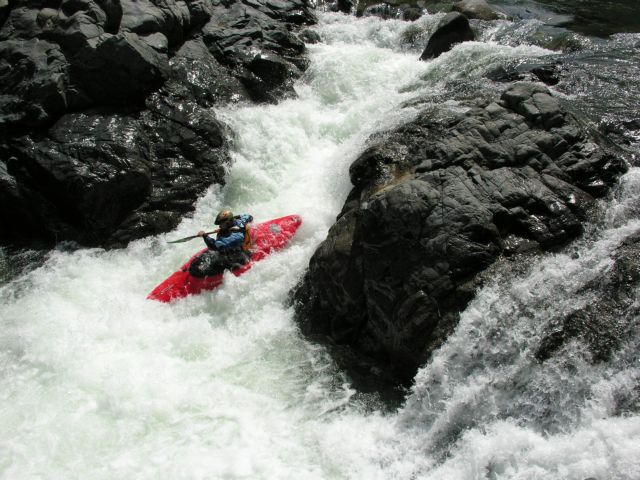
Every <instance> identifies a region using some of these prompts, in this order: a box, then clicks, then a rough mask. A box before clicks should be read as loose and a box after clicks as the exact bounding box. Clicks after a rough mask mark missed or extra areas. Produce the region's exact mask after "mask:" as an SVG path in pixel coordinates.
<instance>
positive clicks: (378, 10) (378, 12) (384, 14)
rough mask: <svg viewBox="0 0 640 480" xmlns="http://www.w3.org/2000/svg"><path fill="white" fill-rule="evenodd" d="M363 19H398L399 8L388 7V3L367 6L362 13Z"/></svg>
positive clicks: (394, 6)
mask: <svg viewBox="0 0 640 480" xmlns="http://www.w3.org/2000/svg"><path fill="white" fill-rule="evenodd" d="M362 16H363V17H380V18H383V19H385V20H386V19H388V18H398V17H399V16H400V8H399V7H397V6H396V5H389V4H388V3H376V4H374V5H369V6H367V7H366V8H365V9H364V10H363V11H362Z"/></svg>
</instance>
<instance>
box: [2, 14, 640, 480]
mask: <svg viewBox="0 0 640 480" xmlns="http://www.w3.org/2000/svg"><path fill="white" fill-rule="evenodd" d="M438 18H439V17H438V16H425V17H423V18H422V19H420V20H418V21H417V22H416V23H415V24H414V25H412V26H411V28H412V29H413V30H411V31H407V27H408V25H409V24H407V23H405V22H402V21H399V20H387V21H383V20H381V19H377V18H363V19H358V20H356V19H355V18H353V17H347V16H344V15H341V14H330V13H324V14H322V15H321V22H320V24H319V25H318V26H316V27H314V28H315V29H316V31H317V32H318V33H319V34H320V36H321V38H322V42H321V43H318V44H315V45H309V54H310V58H311V67H310V69H309V70H308V71H307V72H306V74H305V76H304V77H303V78H302V79H301V80H300V81H299V82H298V84H297V85H296V90H297V93H298V98H296V99H289V100H285V101H282V102H280V103H279V104H277V105H269V106H247V105H240V106H235V107H229V108H228V109H226V110H224V111H218V112H217V113H218V115H219V116H220V117H221V118H222V119H223V120H224V121H225V122H227V123H228V124H229V125H230V126H231V127H232V129H233V130H234V132H235V134H236V137H235V139H234V147H233V148H234V152H233V163H232V165H231V166H230V167H229V169H228V172H227V183H226V185H225V186H224V187H222V188H220V187H212V188H211V189H210V190H209V191H208V192H207V193H206V195H204V196H203V197H202V198H201V199H200V200H199V201H198V205H197V209H196V211H195V213H194V215H193V216H192V217H190V218H186V219H185V220H184V221H183V222H182V223H181V224H180V226H179V227H178V228H177V229H176V230H175V231H173V232H170V233H167V234H166V235H161V236H158V237H153V238H146V239H143V240H139V241H136V242H133V243H132V244H130V245H129V247H128V248H126V249H122V250H112V251H105V250H102V249H83V250H74V249H69V248H65V246H60V248H58V249H55V250H53V251H51V252H49V253H48V254H46V255H44V258H39V256H38V255H36V254H30V253H29V252H23V253H21V254H20V255H18V256H14V257H12V258H10V259H9V260H10V261H17V260H16V259H20V258H27V260H25V262H26V264H27V265H31V266H30V267H29V268H18V269H15V271H12V272H11V273H7V272H3V275H5V276H6V280H5V282H4V284H3V285H2V286H1V287H0V402H1V403H2V409H0V478H2V479H6V480H21V479H25V480H26V479H60V480H72V479H78V480H80V479H114V478H123V479H171V480H179V479H189V480H195V479H265V480H276V479H318V480H319V479H364V478H367V479H380V480H382V479H447V480H449V479H531V480H533V479H541V478H557V479H560V478H561V479H576V480H584V479H586V478H588V477H594V478H597V479H629V480H631V479H637V478H640V415H638V409H639V408H638V390H639V388H640V387H639V385H640V359H639V358H638V347H639V345H640V336H637V335H638V329H637V328H636V329H635V332H636V333H635V334H634V335H631V336H629V337H628V338H625V341H624V342H623V345H622V347H621V348H620V350H619V351H618V352H617V353H615V355H613V357H612V358H611V359H610V360H608V361H607V362H605V363H602V364H599V365H597V366H594V365H592V364H590V363H589V362H587V361H586V360H585V359H584V358H583V353H584V352H583V348H582V346H581V345H579V344H577V343H576V344H573V343H572V344H571V345H569V346H567V347H566V348H565V349H564V350H563V351H562V352H561V353H560V354H558V355H557V357H555V359H554V360H553V361H552V362H550V363H545V364H544V367H543V366H542V365H541V364H539V363H537V362H535V359H534V358H533V350H534V349H535V347H536V345H537V342H539V339H540V336H541V332H542V331H543V330H544V328H545V327H548V326H549V325H550V322H553V319H554V318H555V316H556V315H555V313H554V312H559V311H567V310H571V309H576V308H578V307H579V306H580V305H584V304H585V303H587V302H589V300H590V299H589V298H588V297H586V296H581V295H580V294H579V293H577V292H580V291H581V287H582V286H584V285H586V284H587V283H588V282H589V281H590V280H592V279H593V278H594V277H595V276H597V275H599V274H601V273H602V272H604V271H605V270H606V269H607V268H608V267H609V266H610V265H611V259H610V254H611V252H612V251H613V250H614V249H615V248H616V246H617V245H618V244H619V243H620V242H621V241H622V239H624V238H625V237H626V236H628V235H629V234H631V233H633V232H635V231H637V230H640V217H639V213H640V170H638V169H636V168H632V169H631V170H630V171H629V173H628V174H626V175H625V177H624V178H623V179H622V181H621V182H620V185H619V186H618V187H617V189H616V191H615V193H614V195H612V196H611V198H609V199H607V200H604V201H602V202H601V203H600V205H599V208H598V211H597V212H595V213H594V215H593V220H592V223H591V224H590V226H589V227H588V232H589V234H588V235H585V238H583V239H581V240H580V241H579V242H577V243H576V244H575V245H573V246H572V247H571V250H570V251H569V250H567V251H561V252H557V253H554V254H549V255H546V256H545V257H544V258H542V259H541V261H540V262H538V263H537V264H536V265H533V266H529V267H527V268H523V269H516V270H514V271H510V270H508V269H504V271H499V273H498V274H497V275H496V277H495V279H494V280H492V281H491V282H489V283H488V284H487V285H486V286H485V287H484V288H483V289H482V290H481V291H480V292H479V293H478V295H477V297H476V299H475V300H474V301H473V302H472V303H471V304H470V306H469V307H468V308H467V310H466V311H465V312H463V314H462V318H461V322H460V325H459V327H458V329H457V330H456V331H455V332H454V333H453V334H452V336H451V337H450V339H449V340H448V341H447V342H446V344H445V345H443V347H442V348H441V349H440V350H438V351H437V352H436V353H435V354H434V357H433V359H432V360H431V361H430V362H429V363H428V364H427V365H425V366H424V367H423V368H422V369H421V370H420V371H419V372H418V375H417V376H416V380H415V384H414V386H413V388H412V389H411V391H409V392H407V398H406V401H405V402H404V403H403V404H402V405H401V406H400V407H399V408H398V409H395V408H394V409H391V410H390V409H389V408H388V406H385V405H384V404H383V403H382V402H381V401H380V400H379V399H378V398H377V397H376V396H374V395H363V394H359V393H357V392H355V391H354V390H353V389H352V388H351V386H350V384H349V382H348V379H347V378H346V377H345V376H344V374H342V373H341V372H340V371H338V370H337V368H336V367H335V365H334V364H333V363H332V361H331V359H330V358H329V356H328V355H327V353H326V352H325V351H324V350H323V348H321V347H319V346H317V345H314V344H312V343H309V342H308V341H306V340H305V339H304V338H302V337H301V335H300V334H299V332H298V329H297V326H296V324H295V322H294V321H293V312H292V309H291V308H289V307H288V306H287V298H288V293H289V291H290V290H291V288H292V287H293V286H294V285H296V283H297V282H298V281H299V280H300V279H301V277H302V275H303V273H304V270H305V268H306V267H307V265H308V262H309V258H310V257H311V255H312V254H313V252H314V250H315V248H316V247H317V246H318V244H319V243H320V242H321V241H322V240H323V239H324V238H325V236H326V233H327V231H328V229H329V227H330V226H331V225H332V223H333V221H334V219H335V216H336V215H337V214H338V213H339V212H340V210H341V208H342V205H343V203H344V200H345V198H346V196H347V194H348V192H349V190H350V183H349V179H348V168H349V165H350V163H351V162H352V161H353V160H354V159H355V158H356V156H357V155H358V153H359V152H360V151H361V150H362V149H363V147H364V145H365V142H366V139H367V137H368V136H369V135H371V134H372V133H374V132H376V131H379V130H383V129H385V128H388V127H391V126H393V125H396V124H398V123H400V122H402V121H403V120H407V119H410V118H411V117H412V116H413V115H415V114H416V113H417V110H415V108H417V107H412V105H424V103H425V102H428V101H429V99H433V101H438V102H442V101H446V102H450V103H451V108H456V102H455V98H454V97H453V96H451V98H448V97H449V96H450V94H449V92H450V91H451V90H450V89H451V88H453V87H452V86H451V85H455V88H459V86H460V84H462V85H469V86H471V85H477V84H479V83H483V82H484V83H489V82H488V81H486V80H483V76H484V74H485V73H486V72H487V71H489V70H490V69H492V68H493V67H495V66H497V65H500V64H503V63H505V62H509V61H513V62H517V61H521V60H528V61H531V60H535V59H547V60H548V59H549V58H551V59H553V58H554V56H556V55H558V54H557V53H555V52H552V51H550V50H546V49H545V48H543V47H542V46H540V45H539V44H534V43H535V42H531V32H532V31H533V30H535V28H536V24H535V22H534V21H523V22H520V23H517V24H514V23H511V22H506V21H505V22H503V23H501V24H500V25H499V26H492V27H486V28H485V29H484V30H483V33H482V36H481V37H480V39H479V41H476V42H470V43H467V44H464V45H460V46H458V47H457V48H456V49H454V50H453V51H452V52H450V53H447V54H445V55H443V56H442V57H440V58H438V59H436V60H433V61H431V62H419V61H417V57H418V56H419V53H420V51H419V49H418V50H416V47H415V46H411V45H410V44H408V43H407V39H408V38H409V37H410V36H411V35H409V34H410V33H411V32H413V34H415V31H416V30H417V31H420V29H423V30H424V29H425V28H426V27H427V26H429V25H431V24H432V23H433V22H436V21H437V20H438ZM581 41H582V42H584V44H586V45H587V46H588V48H586V49H582V50H581V51H580V52H578V53H572V54H567V55H565V56H564V58H565V60H566V61H567V62H569V66H568V67H567V68H569V69H570V71H571V72H572V73H575V74H574V75H572V76H571V79H572V80H571V81H568V82H565V84H564V86H563V85H562V84H561V86H559V87H558V88H557V89H556V94H557V95H558V96H559V97H561V98H562V99H563V101H564V102H568V103H576V104H577V103H579V105H580V107H579V109H578V110H579V111H580V112H582V113H583V115H584V116H585V122H586V123H587V124H589V123H591V124H592V127H593V128H594V129H597V127H598V126H599V125H598V123H597V118H606V119H607V120H608V121H610V122H612V123H616V122H618V123H620V122H623V121H625V120H629V119H630V117H629V118H627V116H628V113H625V110H624V108H622V107H624V105H625V102H634V101H637V100H633V98H630V97H629V95H627V94H625V93H624V92H617V91H615V90H614V88H615V85H619V83H620V82H623V81H629V82H633V78H634V75H637V72H638V64H637V63H634V58H633V54H634V53H633V52H634V48H635V47H634V45H636V44H637V42H638V41H640V36H639V35H636V34H623V35H618V36H616V37H613V38H612V39H600V40H591V39H587V38H586V37H581ZM625 52H626V53H625ZM629 52H630V53H629ZM616 56H617V57H616ZM620 56H622V57H621V58H622V59H623V60H624V61H626V62H628V66H629V68H628V69H627V70H624V65H621V63H620V62H616V61H612V60H611V61H610V58H612V57H615V58H619V57H620ZM571 61H572V62H573V63H570V62H571ZM589 62H591V63H589ZM602 64H604V65H606V66H607V68H609V69H610V70H608V71H607V74H604V73H603V72H602V70H601V69H600V66H601V65H602ZM612 72H613V73H612ZM625 72H626V73H625ZM612 74H613V75H617V83H616V81H610V80H611V75H612ZM625 75H627V77H625ZM594 79H596V80H599V83H597V85H598V86H599V88H601V89H602V90H600V91H599V92H598V91H594V90H589V88H588V86H589V85H595V84H596V83H594V82H595V80H594ZM608 81H609V83H607V82H608ZM585 85H587V87H585ZM455 88H454V89H455ZM487 88H497V87H489V86H487ZM629 88H631V89H632V90H631V91H636V90H633V88H637V84H636V83H633V85H631V86H630V87H629ZM607 89H609V90H607ZM602 91H605V92H606V93H607V94H608V95H609V97H610V98H611V99H612V102H604V101H602V95H601V93H602ZM416 99H419V101H416ZM598 99H600V102H598ZM636 99H637V97H636ZM614 104H615V105H614ZM401 105H404V108H399V107H400V106H401ZM609 105H613V106H611V107H609ZM616 105H617V107H616ZM620 105H622V107H620ZM603 111H604V113H603ZM621 135H622V137H624V138H625V139H627V143H626V144H625V146H624V148H625V149H626V151H627V152H628V153H629V155H630V158H633V157H634V155H635V152H636V151H637V143H634V142H637V138H635V137H634V135H635V134H634V133H633V132H632V131H631V132H626V131H625V132H623V133H622V134H621ZM622 137H621V138H622ZM222 207H229V208H231V209H233V210H234V212H236V213H244V212H246V213H251V214H252V215H253V216H254V217H255V219H256V220H257V221H261V220H266V219H269V218H273V217H277V216H282V215H286V214H291V213H298V214H300V215H301V216H302V217H303V219H304V223H303V225H302V227H301V228H300V230H299V231H298V233H297V235H296V237H295V238H294V240H293V242H292V243H291V245H290V246H289V247H288V248H286V249H285V250H283V251H281V252H278V253H275V254H273V255H271V256H270V257H269V258H268V259H267V260H265V261H263V262H260V263H258V264H256V265H255V266H254V267H253V268H252V269H251V270H250V271H249V272H248V273H247V274H245V275H243V276H241V277H234V276H227V277H226V278H225V281H224V285H223V286H222V287H221V288H219V289H217V290H216V291H214V292H207V293H204V294H202V295H198V296H193V297H191V298H187V299H184V300H181V301H178V302H175V303H173V304H170V305H165V304H160V303H157V302H153V301H149V300H146V299H145V296H146V294H147V293H148V292H149V291H150V290H151V289H152V288H153V287H154V286H155V284H157V283H159V281H161V280H162V279H163V278H165V277H166V276H167V275H168V274H170V273H171V272H172V271H173V270H175V269H176V268H177V267H178V266H179V265H181V264H182V263H183V262H184V261H185V259H186V258H188V257H189V255H190V254H192V253H193V252H194V251H195V250H196V249H198V248H200V246H199V245H198V242H197V241H194V242H191V243H182V244H172V245H170V244H167V243H166V240H169V239H172V238H177V237H182V236H186V235H191V234H193V233H194V232H196V231H197V230H199V229H201V228H204V227H205V226H208V225H211V224H212V221H213V218H214V215H215V213H216V212H217V211H218V210H219V209H221V208H222ZM29 255H32V256H31V257H30V256H29ZM40 256H42V255H40ZM29 258H35V260H33V261H31V263H29V261H28V259H29ZM5 261H7V260H6V259H5ZM634 321H635V322H636V323H637V318H636V319H634ZM620 395H627V396H630V397H631V398H635V400H634V401H632V402H631V407H629V408H627V409H626V410H625V411H623V412H620V411H619V409H616V408H614V403H615V402H614V401H613V400H612V399H615V398H618V397H619V396H620ZM634 395H635V397H634Z"/></svg>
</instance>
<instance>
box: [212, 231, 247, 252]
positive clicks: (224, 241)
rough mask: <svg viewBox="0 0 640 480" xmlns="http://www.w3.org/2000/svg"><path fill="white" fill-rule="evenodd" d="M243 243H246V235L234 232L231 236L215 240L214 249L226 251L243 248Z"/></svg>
mask: <svg viewBox="0 0 640 480" xmlns="http://www.w3.org/2000/svg"><path fill="white" fill-rule="evenodd" d="M205 241H206V240H205ZM242 242H244V234H243V233H242V232H233V233H232V234H231V235H228V236H226V237H224V238H220V239H218V240H215V241H214V245H215V246H214V247H213V248H214V249H215V250H220V249H222V250H224V249H226V248H235V247H241V246H242Z"/></svg>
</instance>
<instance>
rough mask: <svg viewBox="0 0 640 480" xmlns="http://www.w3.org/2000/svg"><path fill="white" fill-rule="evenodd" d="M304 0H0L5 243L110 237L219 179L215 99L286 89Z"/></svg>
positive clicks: (183, 207)
mask: <svg viewBox="0 0 640 480" xmlns="http://www.w3.org/2000/svg"><path fill="white" fill-rule="evenodd" d="M314 22H315V17H314V14H313V12H312V9H311V7H310V4H309V3H308V2H306V1H305V0H243V1H242V2H240V1H236V0H229V1H226V0H225V1H224V2H218V1H215V2H214V1H210V0H194V1H189V2H183V1H177V0H162V1H156V0H53V1H51V2H45V4H42V2H40V3H38V2H34V1H31V0H16V1H15V2H6V1H5V2H2V0H0V40H1V42H0V200H2V202H1V204H0V219H1V221H3V222H5V223H6V224H11V225H12V228H11V230H10V231H7V229H5V230H3V231H1V233H0V243H2V244H5V243H12V244H13V245H18V246H20V245H29V246H33V245H34V244H37V245H38V246H42V245H43V243H42V242H44V244H45V245H51V244H52V243H54V242H57V241H62V240H71V241H75V242H78V243H80V244H81V245H91V246H94V245H100V246H104V247H117V246H123V245H126V243H127V242H129V241H131V240H133V239H136V238H140V237H141V236H145V235H149V234H156V233H160V232H163V231H167V230H168V229H171V228H173V227H175V225H177V223H178V222H179V221H180V220H181V219H182V218H183V216H184V215H185V214H188V213H189V212H191V211H193V208H194V202H195V200H196V199H197V198H198V197H199V196H200V195H202V193H203V192H204V191H205V190H206V189H207V188H208V187H210V186H211V185H212V184H221V183H223V181H224V169H225V165H226V164H227V163H228V161H229V151H228V150H229V149H228V140H227V138H228V137H229V136H230V135H231V133H230V131H229V129H228V128H227V127H226V126H225V125H223V124H222V123H221V122H219V121H218V120H217V119H216V116H215V113H213V111H212V108H215V107H219V106H222V105H226V104H228V103H230V102H237V101H243V100H244V101H247V100H252V99H255V100H258V101H269V102H275V101H277V100H278V99H279V98H282V97H284V96H287V95H293V94H294V91H293V88H292V81H293V79H295V78H296V77H298V76H300V74H301V70H303V69H304V68H306V66H307V60H306V59H305V46H304V43H303V42H302V40H301V39H300V38H299V37H298V35H297V33H296V32H297V30H298V29H299V28H300V27H302V26H304V25H311V24H313V23H314Z"/></svg>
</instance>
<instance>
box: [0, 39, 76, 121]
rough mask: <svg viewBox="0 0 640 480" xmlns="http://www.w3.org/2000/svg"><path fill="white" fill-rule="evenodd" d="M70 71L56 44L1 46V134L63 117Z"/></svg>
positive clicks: (37, 42)
mask: <svg viewBox="0 0 640 480" xmlns="http://www.w3.org/2000/svg"><path fill="white" fill-rule="evenodd" d="M69 70H70V66H69V63H68V62H67V59H66V57H65V56H64V54H63V52H62V50H61V49H60V47H59V46H58V45H56V44H55V43H50V42H47V41H44V40H38V39H29V40H19V39H15V40H5V41H2V42H0V130H1V129H2V128H3V127H4V128H6V127H16V126H21V127H36V126H40V125H44V124H46V123H48V122H50V121H51V120H52V119H54V118H56V117H57V116H59V115H60V114H62V113H63V112H64V111H65V109H66V107H67V94H68V86H69V83H70V78H69V75H70V73H69Z"/></svg>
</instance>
